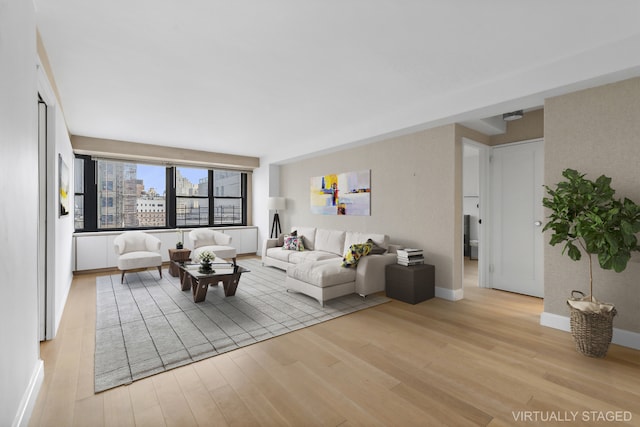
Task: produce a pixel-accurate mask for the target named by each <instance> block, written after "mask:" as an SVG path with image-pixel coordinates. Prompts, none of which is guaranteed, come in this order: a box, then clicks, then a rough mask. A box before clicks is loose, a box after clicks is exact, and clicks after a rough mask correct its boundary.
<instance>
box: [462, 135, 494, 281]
mask: <svg viewBox="0 0 640 427" xmlns="http://www.w3.org/2000/svg"><path fill="white" fill-rule="evenodd" d="M462 144H463V145H469V146H472V147H474V148H476V149H478V152H479V153H478V180H479V182H478V203H479V205H480V208H479V215H480V218H479V219H480V220H481V221H482V223H481V224H478V287H480V288H489V287H490V286H489V283H488V280H489V279H488V277H489V274H488V273H489V257H488V254H489V253H490V245H489V242H488V241H487V240H488V239H487V238H486V236H490V235H491V234H490V226H491V225H490V222H489V221H487V220H488V218H489V215H490V212H489V203H487V200H490V197H491V189H490V188H489V187H490V186H489V182H490V181H489V173H490V169H489V159H490V154H491V146H490V145H486V144H483V143H481V142H478V141H474V140H472V139H469V138H466V137H463V138H462ZM461 193H462V192H461ZM462 196H464V195H462ZM463 219H464V216H463V218H462V219H461V221H462V220H463ZM463 228H464V226H463ZM462 273H463V274H462V277H464V257H463V258H462Z"/></svg>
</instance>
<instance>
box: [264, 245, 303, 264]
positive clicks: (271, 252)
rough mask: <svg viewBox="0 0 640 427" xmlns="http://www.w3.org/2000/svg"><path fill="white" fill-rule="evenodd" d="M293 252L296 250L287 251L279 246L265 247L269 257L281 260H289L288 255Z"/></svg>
mask: <svg viewBox="0 0 640 427" xmlns="http://www.w3.org/2000/svg"><path fill="white" fill-rule="evenodd" d="M294 253H298V252H292V251H288V250H286V249H284V248H281V247H277V248H269V249H267V256H268V257H269V258H273V259H277V260H279V261H283V262H289V256H290V255H291V254H294Z"/></svg>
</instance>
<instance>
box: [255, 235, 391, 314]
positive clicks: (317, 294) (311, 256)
mask: <svg viewBox="0 0 640 427" xmlns="http://www.w3.org/2000/svg"><path fill="white" fill-rule="evenodd" d="M291 231H292V232H293V231H296V232H297V235H298V236H299V237H302V240H303V243H304V250H303V251H292V250H287V249H284V247H283V246H282V244H281V243H282V242H280V244H279V242H278V239H267V240H265V241H264V244H263V247H262V263H263V264H264V265H267V266H273V267H277V268H280V269H282V270H286V272H287V277H286V279H285V285H286V286H287V290H290V291H295V292H300V293H303V294H306V295H309V296H310V297H312V298H315V299H317V300H318V302H320V304H321V305H324V302H325V301H328V300H330V299H333V298H337V297H339V296H342V295H347V294H351V293H357V294H359V295H361V296H362V297H366V296H367V295H370V294H372V293H375V292H380V291H384V289H385V267H386V266H387V265H388V264H393V263H395V262H396V253H395V250H396V248H397V247H396V246H395V245H390V244H389V238H388V236H387V235H385V234H374V233H361V232H353V231H341V230H328V229H322V228H313V227H292V228H291ZM369 239H371V240H372V241H373V242H374V243H375V244H376V245H377V246H378V247H380V248H383V249H385V250H386V251H385V253H383V254H370V255H367V256H364V257H362V258H360V260H359V262H358V264H357V266H356V267H342V265H341V264H342V257H343V255H344V254H345V253H346V252H347V250H349V248H350V247H351V245H352V244H357V243H365V242H367V240H369Z"/></svg>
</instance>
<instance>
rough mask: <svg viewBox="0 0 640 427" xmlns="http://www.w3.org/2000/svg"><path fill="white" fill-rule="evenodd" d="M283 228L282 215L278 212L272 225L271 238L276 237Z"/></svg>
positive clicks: (274, 215)
mask: <svg viewBox="0 0 640 427" xmlns="http://www.w3.org/2000/svg"><path fill="white" fill-rule="evenodd" d="M281 232H282V229H281V228H280V216H279V215H278V212H276V213H274V214H273V224H272V225H271V238H272V239H274V238H276V237H278V236H279V235H280V233H281Z"/></svg>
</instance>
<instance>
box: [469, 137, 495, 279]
mask: <svg viewBox="0 0 640 427" xmlns="http://www.w3.org/2000/svg"><path fill="white" fill-rule="evenodd" d="M489 150H490V147H489V146H487V145H484V144H481V143H478V142H475V141H472V140H470V139H467V138H463V139H462V152H463V156H462V213H463V215H462V221H463V239H464V240H463V251H464V254H463V255H464V256H463V259H464V263H463V275H462V277H463V288H468V287H486V286H487V285H486V280H485V277H486V273H485V272H484V271H485V268H484V265H485V264H486V262H485V260H484V255H483V254H484V253H485V250H484V247H485V244H484V243H485V242H484V239H483V233H484V230H483V225H482V218H483V217H485V216H486V206H484V203H482V200H484V198H485V197H486V193H487V187H486V183H487V180H486V178H485V174H486V173H487V169H488V167H487V162H488V153H489Z"/></svg>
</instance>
